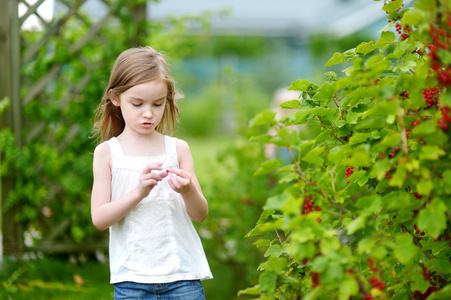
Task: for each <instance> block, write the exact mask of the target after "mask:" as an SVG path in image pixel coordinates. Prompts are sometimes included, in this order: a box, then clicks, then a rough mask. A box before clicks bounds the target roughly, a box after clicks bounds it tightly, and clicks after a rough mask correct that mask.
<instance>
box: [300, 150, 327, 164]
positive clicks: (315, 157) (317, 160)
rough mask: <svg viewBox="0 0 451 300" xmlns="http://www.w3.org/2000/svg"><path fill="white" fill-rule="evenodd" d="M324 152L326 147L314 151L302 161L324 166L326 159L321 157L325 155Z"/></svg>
mask: <svg viewBox="0 0 451 300" xmlns="http://www.w3.org/2000/svg"><path fill="white" fill-rule="evenodd" d="M324 150H325V149H324V147H319V148H315V149H312V150H310V151H309V152H308V153H307V154H306V155H305V156H304V157H302V160H303V161H306V162H309V163H312V164H316V165H322V164H323V162H324V159H323V158H322V157H321V155H322V154H323V152H324Z"/></svg>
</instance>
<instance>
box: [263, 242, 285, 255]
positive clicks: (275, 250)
mask: <svg viewBox="0 0 451 300" xmlns="http://www.w3.org/2000/svg"><path fill="white" fill-rule="evenodd" d="M281 254H282V248H280V246H279V245H278V244H275V245H272V246H271V247H269V248H268V250H266V252H265V255H264V256H265V257H268V256H274V257H279V256H280V255H281Z"/></svg>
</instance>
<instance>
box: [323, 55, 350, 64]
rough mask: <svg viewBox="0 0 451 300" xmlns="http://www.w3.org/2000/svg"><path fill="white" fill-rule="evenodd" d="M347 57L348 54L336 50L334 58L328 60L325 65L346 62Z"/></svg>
mask: <svg viewBox="0 0 451 300" xmlns="http://www.w3.org/2000/svg"><path fill="white" fill-rule="evenodd" d="M346 59H347V56H346V54H344V53H338V52H335V53H334V55H333V56H332V58H331V59H329V60H328V61H327V62H326V64H325V66H326V67H331V66H334V65H338V64H341V63H344V62H346Z"/></svg>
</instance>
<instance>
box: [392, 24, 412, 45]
mask: <svg viewBox="0 0 451 300" xmlns="http://www.w3.org/2000/svg"><path fill="white" fill-rule="evenodd" d="M395 27H396V32H397V33H398V34H400V35H401V40H403V41H404V40H405V39H407V38H408V37H409V33H410V32H411V31H412V28H410V27H409V26H405V27H402V25H401V23H400V22H396V24H395Z"/></svg>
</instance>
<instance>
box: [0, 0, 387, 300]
mask: <svg viewBox="0 0 451 300" xmlns="http://www.w3.org/2000/svg"><path fill="white" fill-rule="evenodd" d="M381 7H382V3H380V2H378V1H365V0H323V1H295V0H279V1H269V0H258V1H257V0H248V1H239V0H210V1H201V0H193V1H176V0H160V1H150V0H149V1H145V0H131V1H126V0H22V1H19V0H17V1H1V3H0V33H1V35H0V36H1V39H0V85H1V88H0V114H1V119H0V180H1V185H0V187H1V190H0V192H1V193H0V195H1V202H2V206H1V210H0V216H1V224H2V228H1V229H2V230H1V233H2V235H1V239H2V245H3V248H2V250H1V253H0V254H1V255H0V257H1V259H2V263H1V269H0V299H60V298H62V297H63V296H64V299H93V298H96V299H99V300H100V299H112V292H113V288H112V286H111V285H110V284H109V270H108V248H107V246H108V245H107V241H108V235H107V234H108V233H107V231H105V232H99V231H97V230H96V229H95V228H94V227H93V225H92V224H91V220H90V189H91V184H92V167H91V165H92V152H93V150H94V148H95V146H96V141H94V140H92V139H91V138H90V136H91V128H92V120H93V113H94V111H95V109H96V107H97V105H98V103H99V101H100V98H101V96H102V93H103V91H104V88H105V86H106V84H107V81H108V77H109V73H110V70H111V67H112V65H113V63H114V60H115V59H116V57H117V55H118V54H119V53H120V52H122V51H123V50H125V49H127V48H130V47H135V46H142V45H150V46H152V47H154V48H156V49H157V50H159V51H162V52H164V53H166V54H167V55H168V57H169V58H170V61H171V64H172V70H173V76H174V78H175V80H176V84H177V85H176V88H177V92H178V97H179V99H178V105H179V107H180V109H181V122H180V124H179V125H178V127H177V131H176V134H175V135H176V136H177V137H179V138H182V139H185V140H186V141H187V142H188V143H189V144H190V147H191V152H192V154H193V158H194V162H195V166H196V173H197V176H198V178H199V181H200V183H201V185H202V188H203V192H204V194H205V196H206V198H207V199H208V201H209V209H210V213H209V217H208V218H207V220H206V221H205V222H203V223H202V224H195V226H196V228H197V230H198V232H199V235H200V237H201V239H202V242H203V245H204V248H205V251H206V254H207V258H208V260H209V263H210V267H211V269H212V272H213V275H214V277H215V278H214V279H213V280H208V281H205V282H204V287H205V290H206V296H207V299H238V296H237V293H238V291H239V290H240V289H244V288H247V287H249V286H253V285H255V284H257V283H258V271H257V268H258V264H259V261H260V259H261V257H263V255H264V253H262V252H261V251H259V249H258V248H257V247H256V246H255V245H253V243H254V242H255V240H253V239H252V238H246V237H245V236H246V234H247V233H248V232H249V231H250V230H251V229H252V228H253V226H254V225H255V223H256V221H257V220H258V218H259V215H260V213H261V208H262V206H263V204H264V203H265V201H266V199H267V198H268V197H269V196H271V194H273V193H277V188H278V187H277V185H275V184H274V180H273V178H271V177H270V176H253V174H254V172H255V171H256V170H257V169H258V167H259V165H260V163H261V162H263V161H265V160H267V157H266V156H265V152H264V149H263V146H262V145H260V144H257V143H252V142H250V141H249V137H250V136H252V135H256V134H258V132H255V130H256V129H253V130H254V131H251V130H250V129H249V128H248V126H247V125H248V122H249V120H250V119H251V118H252V117H253V116H254V115H255V114H257V113H258V112H260V111H262V110H264V109H275V107H276V106H275V105H274V103H276V102H280V101H281V100H280V99H275V98H276V95H279V94H281V93H280V91H284V90H286V89H287V87H288V86H289V85H290V84H291V82H293V81H295V80H296V79H307V80H309V81H312V82H316V83H321V81H322V80H325V79H326V78H325V76H324V73H325V72H326V71H330V70H333V71H336V72H337V73H338V72H340V70H339V69H336V70H334V69H333V68H332V69H331V68H327V69H326V68H325V67H324V64H325V63H326V61H327V60H328V59H329V58H330V57H331V56H332V54H333V53H334V52H343V51H345V50H348V49H350V48H353V47H355V46H356V45H358V44H359V43H360V42H363V41H369V40H374V41H375V40H377V38H378V36H379V34H378V31H379V30H380V29H381V28H382V27H384V26H385V25H386V24H387V18H386V15H385V13H384V12H383V11H382V9H381ZM282 94H283V93H282ZM289 97H291V96H288V98H287V99H284V100H291V99H290V98H289ZM261 133H263V132H261ZM244 298H245V297H244V296H243V297H240V299H244Z"/></svg>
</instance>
